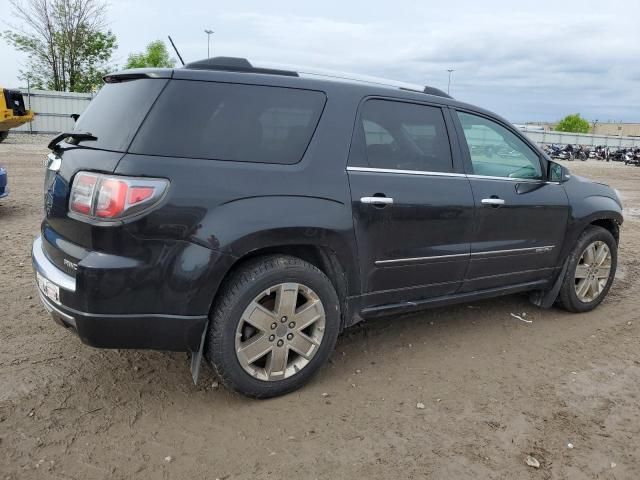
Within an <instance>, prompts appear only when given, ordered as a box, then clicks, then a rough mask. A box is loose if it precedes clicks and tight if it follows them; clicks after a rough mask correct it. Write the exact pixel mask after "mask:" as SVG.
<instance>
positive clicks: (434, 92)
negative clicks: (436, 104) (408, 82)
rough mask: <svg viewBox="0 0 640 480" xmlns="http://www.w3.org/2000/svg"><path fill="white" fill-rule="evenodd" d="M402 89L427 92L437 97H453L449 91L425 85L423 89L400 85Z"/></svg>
mask: <svg viewBox="0 0 640 480" xmlns="http://www.w3.org/2000/svg"><path fill="white" fill-rule="evenodd" d="M400 90H406V91H407V92H416V93H426V94H427V95H435V96H436V97H446V98H453V97H452V96H451V95H449V94H448V93H444V92H443V91H442V90H440V89H439V88H435V87H429V86H427V87H424V88H423V89H422V90H418V89H416V88H406V87H400Z"/></svg>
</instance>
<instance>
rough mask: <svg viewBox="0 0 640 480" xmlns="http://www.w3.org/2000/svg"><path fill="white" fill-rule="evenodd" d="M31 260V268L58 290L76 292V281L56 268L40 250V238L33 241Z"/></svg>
mask: <svg viewBox="0 0 640 480" xmlns="http://www.w3.org/2000/svg"><path fill="white" fill-rule="evenodd" d="M31 259H32V262H33V268H35V269H36V270H37V271H38V272H40V274H41V275H43V276H44V277H45V278H46V279H47V280H50V281H51V282H53V283H55V284H56V285H58V286H59V287H60V288H63V289H65V290H67V291H69V292H75V291H76V279H75V278H73V277H72V276H71V275H67V274H66V273H64V272H63V271H62V270H60V269H59V268H58V267H56V266H55V265H54V264H53V263H51V260H49V259H48V258H47V256H46V255H45V254H44V251H43V250H42V237H37V238H36V239H35V240H34V241H33V247H32V249H31Z"/></svg>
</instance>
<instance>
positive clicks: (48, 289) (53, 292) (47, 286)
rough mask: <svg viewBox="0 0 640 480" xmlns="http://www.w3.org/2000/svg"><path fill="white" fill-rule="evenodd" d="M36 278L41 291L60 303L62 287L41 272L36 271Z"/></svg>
mask: <svg viewBox="0 0 640 480" xmlns="http://www.w3.org/2000/svg"><path fill="white" fill-rule="evenodd" d="M36 279H37V280H38V288H39V289H40V291H41V292H42V293H43V294H44V295H45V296H46V297H47V298H49V299H50V300H53V301H54V302H56V303H60V287H58V285H56V284H55V283H53V282H52V281H50V280H47V279H46V278H44V277H43V276H42V275H40V273H39V272H36Z"/></svg>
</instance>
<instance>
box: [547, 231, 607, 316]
mask: <svg viewBox="0 0 640 480" xmlns="http://www.w3.org/2000/svg"><path fill="white" fill-rule="evenodd" d="M617 264H618V244H617V243H616V240H615V238H613V235H611V233H610V232H609V231H608V230H606V229H604V228H602V227H598V226H592V227H589V228H587V229H586V230H585V231H584V232H583V233H582V234H581V235H580V238H579V239H578V241H577V242H576V245H575V247H574V248H573V250H572V252H571V255H570V257H569V265H568V267H567V272H566V275H565V278H564V281H563V284H562V287H561V289H560V295H559V297H558V302H559V303H560V305H561V306H562V307H564V308H565V309H566V310H569V311H570V312H587V311H589V310H593V309H594V308H596V307H597V306H598V305H599V304H600V302H602V300H604V297H606V295H607V293H608V292H609V289H610V288H611V284H612V283H613V279H614V277H615V274H616V267H617Z"/></svg>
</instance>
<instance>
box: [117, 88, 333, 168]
mask: <svg viewBox="0 0 640 480" xmlns="http://www.w3.org/2000/svg"><path fill="white" fill-rule="evenodd" d="M324 102H325V96H324V94H323V93H320V92H314V91H309V90H296V89H290V88H278V87H265V86H256V85H240V84H225V83H212V82H192V81H183V80H174V81H171V83H170V84H169V85H168V86H167V88H166V89H165V90H164V92H163V93H162V95H161V96H160V98H159V99H158V101H157V102H156V104H155V105H154V107H153V109H152V110H151V113H150V114H149V117H148V118H147V120H146V121H145V122H144V124H143V125H142V128H141V129H140V132H139V133H138V135H137V136H136V138H135V140H134V142H133V144H132V145H131V149H130V151H131V152H133V153H143V154H147V155H164V156H172V157H191V158H206V159H215V160H235V161H242V162H261V163H286V164H291V163H296V162H298V161H300V159H301V158H302V155H303V154H304V152H305V150H306V148H307V145H308V144H309V141H310V140H311V136H312V135H313V132H314V130H315V128H316V125H317V124H318V120H319V119H320V114H321V113H322V108H323V107H324Z"/></svg>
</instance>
